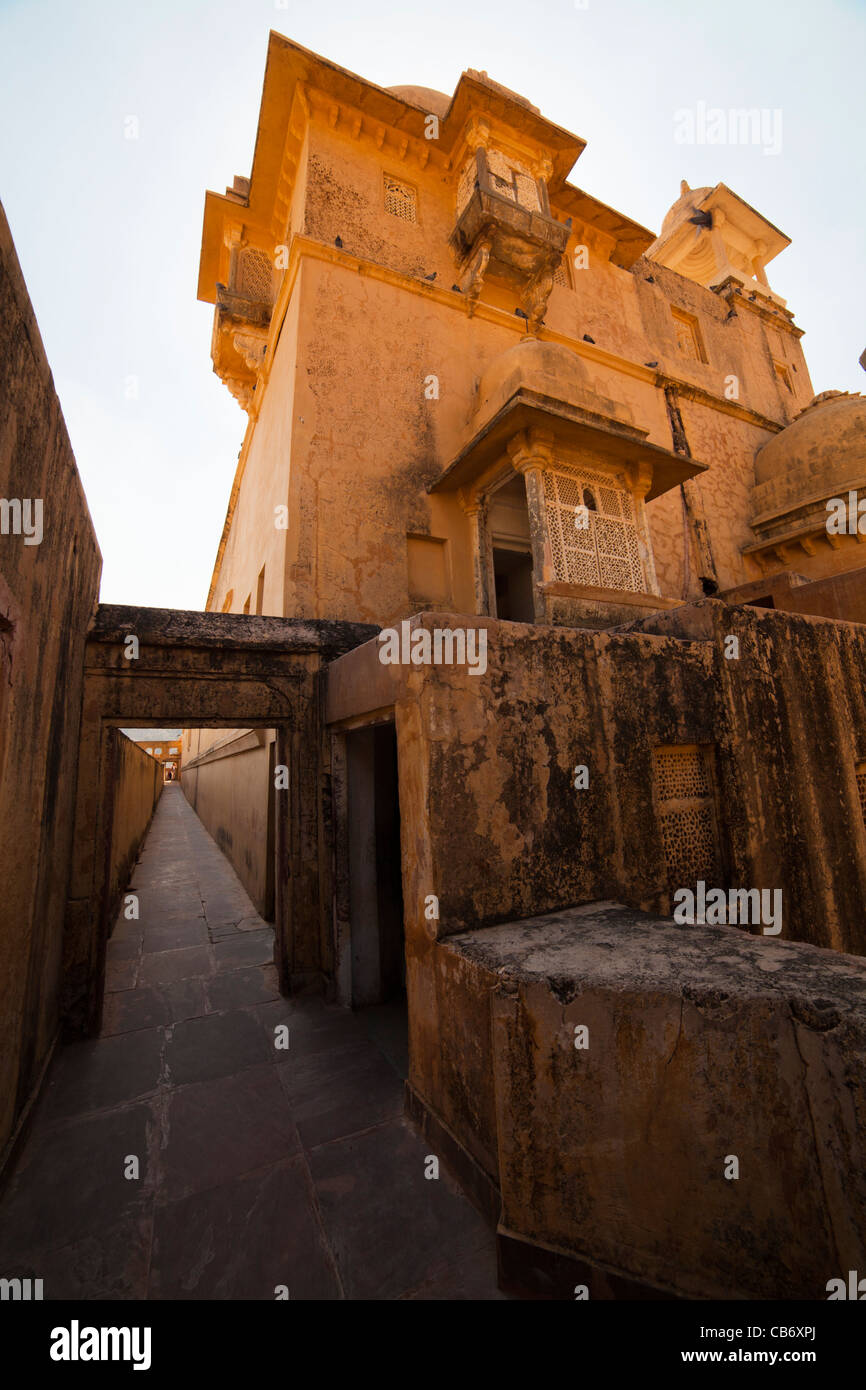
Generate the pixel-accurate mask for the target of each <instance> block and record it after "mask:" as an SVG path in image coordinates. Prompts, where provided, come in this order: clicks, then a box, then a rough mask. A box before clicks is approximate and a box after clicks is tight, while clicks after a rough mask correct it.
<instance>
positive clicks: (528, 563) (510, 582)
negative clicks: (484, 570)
mask: <svg viewBox="0 0 866 1390" xmlns="http://www.w3.org/2000/svg"><path fill="white" fill-rule="evenodd" d="M493 576H494V580H495V582H496V616H497V618H504V619H505V620H506V622H512V623H532V622H534V621H535V605H534V602H533V598H532V553H531V551H529V550H528V549H527V550H500V549H499V548H498V547H497V546H494V548H493Z"/></svg>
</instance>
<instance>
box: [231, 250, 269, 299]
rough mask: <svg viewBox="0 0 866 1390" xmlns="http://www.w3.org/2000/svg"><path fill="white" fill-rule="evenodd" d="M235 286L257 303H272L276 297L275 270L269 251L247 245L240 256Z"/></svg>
mask: <svg viewBox="0 0 866 1390" xmlns="http://www.w3.org/2000/svg"><path fill="white" fill-rule="evenodd" d="M235 287H236V289H237V292H238V294H242V295H245V296H246V298H247V299H252V300H254V301H255V303H256V304H270V303H271V302H272V300H273V297H274V270H273V266H272V264H271V258H270V256H269V255H268V253H267V251H260V250H258V249H257V248H256V247H254V246H245V247H244V248H243V250H242V251H241V252H240V255H239V256H238V269H237V278H236V282H235Z"/></svg>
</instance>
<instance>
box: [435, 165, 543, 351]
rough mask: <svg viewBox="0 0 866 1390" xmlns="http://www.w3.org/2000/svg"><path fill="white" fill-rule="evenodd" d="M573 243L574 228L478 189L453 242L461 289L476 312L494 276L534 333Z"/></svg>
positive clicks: (452, 239)
mask: <svg viewBox="0 0 866 1390" xmlns="http://www.w3.org/2000/svg"><path fill="white" fill-rule="evenodd" d="M568 237H569V228H568V227H567V226H565V225H563V223H561V222H557V221H556V219H555V218H553V217H549V216H548V215H547V214H546V213H544V212H539V211H535V210H532V209H530V208H527V207H522V206H521V205H520V203H518V202H516V201H515V200H514V199H512V198H508V197H503V196H502V194H499V193H495V192H493V191H492V189H489V188H483V187H481V186H480V185H479V186H476V188H475V189H474V191H473V193H472V196H471V197H470V198H469V200H468V202H467V203H466V206H465V207H464V208H463V210H462V212H461V213H460V215H459V216H458V218H457V222H456V224H455V227H454V230H453V232H452V233H451V237H450V239H449V244H450V246H451V249H452V251H453V252H454V255H455V258H456V260H457V265H458V268H459V269H460V270H461V271H462V272H463V283H462V285H461V289H462V290H463V292H464V294H466V295H467V297H468V299H469V302H470V306H471V311H474V308H475V305H476V304H477V303H478V298H479V295H480V294H481V289H482V286H483V284H484V281H485V278H486V277H487V276H488V275H490V276H494V277H496V278H497V279H499V280H504V281H505V282H506V284H508V285H510V286H511V287H512V288H513V289H514V290H515V292H516V294H517V296H518V298H519V300H520V307H521V308H522V309H523V311H524V313H525V314H526V316H527V320H528V322H527V330H528V331H529V332H530V333H535V332H536V331H537V329H538V327H539V325H540V324H541V322H542V320H543V319H544V314H545V311H546V309H547V301H548V299H549V297H550V291H551V289H552V288H553V277H554V274H555V272H556V269H557V267H558V266H559V265H560V263H561V261H562V255H563V252H564V250H565V247H566V245H567V243H568Z"/></svg>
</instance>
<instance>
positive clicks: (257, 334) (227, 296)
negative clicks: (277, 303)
mask: <svg viewBox="0 0 866 1390" xmlns="http://www.w3.org/2000/svg"><path fill="white" fill-rule="evenodd" d="M216 288H217V298H216V313H215V314H214V327H213V338H212V341H211V357H212V358H213V364H214V371H215V372H216V374H217V376H218V377H220V379H221V380H222V381H224V382H225V384H226V386H227V387H228V388H229V390H230V391H231V393H232V395H233V396H234V398H235V400H236V401H237V402H238V404H239V405H240V406H241V407H242V408H243V409H244V410H249V408H250V405H251V403H252V399H253V392H254V390H255V386H256V381H257V379H258V373H259V368H260V367H261V365H262V363H263V362H264V360H265V353H266V351H267V344H268V332H269V330H270V323H271V305H270V304H269V303H265V302H264V301H262V300H259V299H253V298H251V297H250V296H249V295H246V294H240V293H238V292H237V291H235V290H229V289H226V287H225V285H217V287H216Z"/></svg>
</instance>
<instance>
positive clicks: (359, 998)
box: [346, 722, 406, 1009]
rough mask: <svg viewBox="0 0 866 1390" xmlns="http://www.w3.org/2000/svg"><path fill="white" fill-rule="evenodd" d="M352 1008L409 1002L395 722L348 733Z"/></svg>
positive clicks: (347, 768) (347, 769)
mask: <svg viewBox="0 0 866 1390" xmlns="http://www.w3.org/2000/svg"><path fill="white" fill-rule="evenodd" d="M346 772H347V788H348V808H347V809H348V850H349V855H348V858H349V866H348V867H349V904H348V906H349V922H350V950H351V1002H352V1007H353V1008H356V1009H357V1008H363V1007H367V1006H369V1005H372V1004H385V1003H388V1002H390V1001H392V1000H401V999H405V995H406V955H405V946H404V939H403V881H402V860H401V853H400V803H399V794H398V778H397V734H396V729H395V726H394V724H393V722H390V723H387V724H374V725H370V726H368V727H366V728H362V729H353V730H351V731H350V732H349V733H347V734H346Z"/></svg>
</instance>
